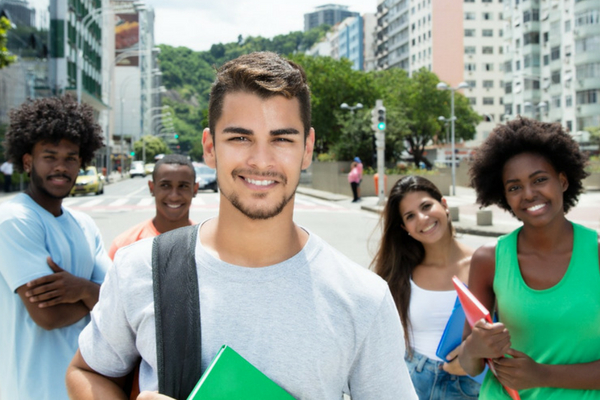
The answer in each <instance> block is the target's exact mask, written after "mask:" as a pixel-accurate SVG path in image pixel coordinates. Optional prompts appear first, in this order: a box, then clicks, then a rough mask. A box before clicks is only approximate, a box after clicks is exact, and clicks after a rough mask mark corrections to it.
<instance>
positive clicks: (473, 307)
mask: <svg viewBox="0 0 600 400" xmlns="http://www.w3.org/2000/svg"><path fill="white" fill-rule="evenodd" d="M452 283H453V284H454V287H455V288H456V292H457V293H458V299H459V300H460V304H461V305H462V307H463V310H464V311H465V316H466V318H467V321H468V322H469V325H470V326H471V328H472V327H473V325H475V323H476V322H477V321H479V320H480V319H482V318H483V319H485V320H486V321H487V322H489V323H490V324H491V323H492V316H491V315H490V312H489V311H488V310H487V308H485V307H484V306H483V304H481V302H480V301H479V300H477V298H476V297H475V296H473V293H471V291H470V290H469V289H467V286H466V285H465V284H464V283H462V282H461V281H460V279H458V278H457V277H456V276H454V277H452ZM487 364H488V366H489V367H490V370H491V371H492V372H493V373H494V375H496V371H495V370H494V363H492V360H490V359H488V360H487ZM504 390H506V392H507V393H508V395H509V396H510V397H511V398H512V399H513V400H521V396H519V392H517V391H516V390H515V389H511V388H509V387H507V386H504Z"/></svg>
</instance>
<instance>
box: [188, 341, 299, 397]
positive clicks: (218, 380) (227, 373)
mask: <svg viewBox="0 0 600 400" xmlns="http://www.w3.org/2000/svg"><path fill="white" fill-rule="evenodd" d="M232 399H244V400H293V399H294V398H293V397H292V396H291V395H290V394H289V393H288V392H286V391H285V390H283V389H282V388H281V387H280V386H279V385H277V384H276V383H275V382H273V381H272V380H271V379H269V378H268V377H267V376H266V375H265V374H263V373H262V372H260V371H259V370H258V369H257V368H256V367H255V366H254V365H252V364H250V363H249V362H248V361H246V359H245V358H244V357H242V356H240V355H239V354H238V353H237V352H236V351H235V350H233V349H232V348H231V347H229V346H227V345H223V346H222V347H221V349H220V350H219V352H218V353H217V355H216V356H215V358H213V360H212V362H211V363H210V365H209V366H208V368H207V369H206V371H204V373H203V374H202V376H201V377H200V380H199V381H198V383H197V384H196V387H194V390H192V393H190V395H189V397H188V398H187V400H232Z"/></svg>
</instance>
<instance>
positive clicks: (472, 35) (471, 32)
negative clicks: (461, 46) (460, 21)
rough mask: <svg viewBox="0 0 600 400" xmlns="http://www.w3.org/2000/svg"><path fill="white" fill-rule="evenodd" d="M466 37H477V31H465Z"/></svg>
mask: <svg viewBox="0 0 600 400" xmlns="http://www.w3.org/2000/svg"><path fill="white" fill-rule="evenodd" d="M465 37H475V29H465Z"/></svg>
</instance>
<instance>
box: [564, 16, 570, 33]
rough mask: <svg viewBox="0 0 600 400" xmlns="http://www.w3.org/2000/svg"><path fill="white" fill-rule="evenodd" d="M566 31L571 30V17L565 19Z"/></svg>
mask: <svg viewBox="0 0 600 400" xmlns="http://www.w3.org/2000/svg"><path fill="white" fill-rule="evenodd" d="M565 32H571V20H570V19H568V20H566V21H565Z"/></svg>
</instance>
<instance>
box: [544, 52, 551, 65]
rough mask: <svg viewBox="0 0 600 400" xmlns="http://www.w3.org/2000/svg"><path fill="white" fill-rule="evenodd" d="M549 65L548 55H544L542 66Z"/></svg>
mask: <svg viewBox="0 0 600 400" xmlns="http://www.w3.org/2000/svg"><path fill="white" fill-rule="evenodd" d="M548 64H550V55H548V54H546V55H544V65H548Z"/></svg>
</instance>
